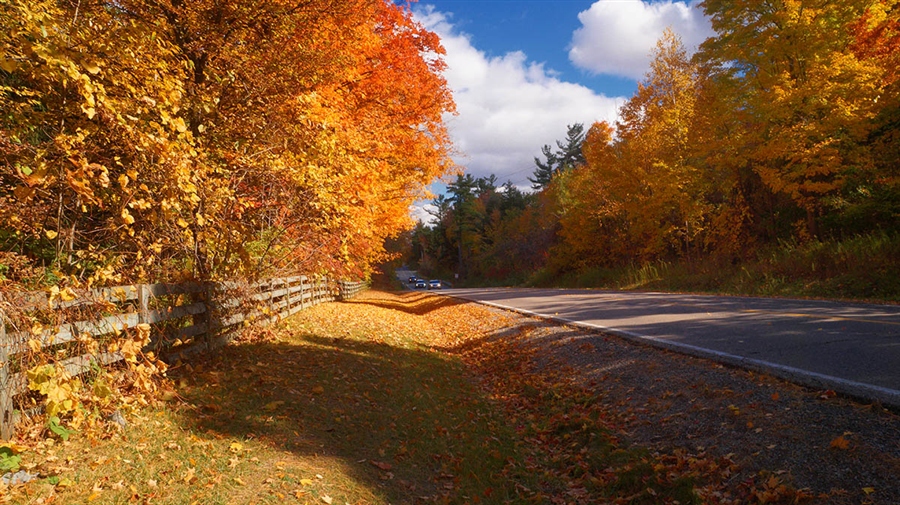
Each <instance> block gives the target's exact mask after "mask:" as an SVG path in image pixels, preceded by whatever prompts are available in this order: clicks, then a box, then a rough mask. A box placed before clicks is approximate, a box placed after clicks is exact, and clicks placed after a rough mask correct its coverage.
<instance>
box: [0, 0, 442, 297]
mask: <svg viewBox="0 0 900 505" xmlns="http://www.w3.org/2000/svg"><path fill="white" fill-rule="evenodd" d="M4 5H6V6H8V7H9V8H8V9H7V8H6V7H5V8H4V9H3V12H2V13H0V26H2V27H3V35H2V36H0V47H2V52H0V91H2V93H0V107H2V110H3V113H4V114H3V120H2V123H0V129H2V133H3V135H2V137H3V140H2V141H0V149H2V153H3V156H4V163H3V172H2V187H0V215H2V217H3V218H5V219H4V222H6V223H7V225H6V226H4V230H3V240H4V246H3V250H4V251H6V252H5V253H4V254H5V255H6V256H8V257H7V258H5V260H4V261H3V262H4V263H5V264H13V263H16V262H18V263H16V264H29V265H32V266H34V265H37V266H40V267H46V272H47V274H46V279H45V280H50V281H52V280H53V279H55V278H58V277H59V276H71V278H72V280H86V281H90V282H120V281H125V280H137V279H153V280H157V279H173V278H178V277H181V276H192V277H198V278H215V277H227V276H232V275H261V274H271V273H272V272H274V271H277V270H279V269H289V270H293V271H298V270H302V271H305V272H318V271H326V270H327V271H332V272H335V273H338V274H352V275H353V276H357V277H359V276H363V275H366V273H367V272H368V271H369V269H370V268H371V264H372V262H373V261H376V260H377V259H379V258H381V257H382V256H383V254H384V251H383V248H382V247H383V246H382V244H383V241H384V239H385V237H389V236H392V235H395V234H397V233H399V232H400V231H401V230H403V229H405V228H406V227H408V226H409V225H410V222H409V217H408V216H407V214H408V207H409V205H410V204H411V203H412V201H414V200H415V199H416V198H418V197H420V196H422V195H423V193H424V192H425V189H424V188H425V186H426V185H427V184H428V183H429V182H430V181H431V180H432V179H433V178H434V177H436V176H439V175H441V174H443V173H445V172H446V171H447V170H449V168H450V166H451V162H450V161H449V156H448V149H449V140H448V136H447V133H446V130H445V128H444V124H443V121H442V120H443V115H444V114H445V113H449V112H452V111H453V101H452V97H451V95H450V92H449V90H448V88H447V86H446V82H445V81H444V79H443V77H442V76H441V75H440V72H441V71H442V70H443V62H442V60H441V58H440V56H441V54H442V53H443V49H442V48H441V46H440V42H439V40H438V38H437V36H436V35H434V34H433V33H431V32H428V31H427V30H425V29H424V28H423V27H421V26H420V25H418V24H417V23H416V22H415V21H414V20H413V18H412V14H411V12H410V10H409V8H408V6H406V7H404V6H398V5H396V4H394V3H393V2H388V1H385V0H351V1H338V0H293V1H291V0H276V1H265V2H263V1H261V0H260V1H249V2H236V1H231V0H199V1H196V2H182V1H179V0H163V1H154V0H123V1H121V2H105V1H83V2H80V3H78V4H77V5H71V6H70V5H67V4H66V5H64V4H57V3H55V2H49V1H36V2H34V1H27V2H26V1H11V2H5V3H4ZM23 258H24V260H23Z"/></svg>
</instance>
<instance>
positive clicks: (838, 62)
mask: <svg viewBox="0 0 900 505" xmlns="http://www.w3.org/2000/svg"><path fill="white" fill-rule="evenodd" d="M866 4H867V2H862V1H852V2H835V1H830V0H779V1H777V2H764V3H758V2H743V1H732V0H707V1H705V2H703V4H702V5H703V8H704V9H705V12H706V13H707V15H708V16H709V17H710V18H711V20H712V25H713V29H714V30H715V31H716V36H715V37H713V38H711V39H710V40H708V41H707V42H706V43H705V44H704V45H703V48H702V52H701V55H700V58H701V60H702V61H703V62H704V64H705V65H710V66H713V67H715V68H716V71H717V72H718V73H720V74H721V75H724V76H728V79H727V81H724V82H723V86H722V87H721V88H720V90H719V92H721V93H733V94H735V95H736V96H738V97H740V101H741V104H740V107H739V108H737V109H735V110H734V111H733V113H734V114H736V115H738V116H739V118H740V121H741V122H742V123H743V125H744V131H743V132H742V135H741V136H740V137H739V138H737V139H735V141H736V142H741V147H740V148H739V151H740V155H741V156H743V157H745V159H747V160H748V163H750V164H751V165H752V166H753V169H754V171H755V172H756V173H757V174H758V175H759V176H760V177H761V179H762V181H763V182H764V183H765V185H766V186H767V187H768V188H769V189H770V190H771V191H772V192H774V193H776V194H784V195H786V196H788V197H790V199H791V201H792V202H793V203H794V205H796V207H797V208H798V209H799V210H800V211H801V212H802V213H803V216H804V217H803V219H802V220H798V221H797V228H796V229H797V230H799V231H802V232H803V234H804V235H805V236H807V237H815V236H817V235H818V221H819V219H820V218H821V216H822V215H823V213H827V212H835V211H837V210H838V209H840V208H841V206H842V203H841V202H842V199H841V195H842V193H843V192H844V191H845V190H847V189H849V186H848V184H853V185H858V184H859V183H858V182H855V183H854V182H851V181H854V180H860V179H861V180H869V181H871V180H872V174H871V167H872V160H871V156H870V153H869V151H868V150H867V149H865V148H864V147H863V143H864V142H863V141H864V140H865V139H866V138H867V136H868V135H869V133H870V130H871V119H872V118H873V117H874V115H875V114H876V111H877V108H878V106H877V102H878V96H879V85H880V74H881V71H880V70H879V68H878V67H877V65H873V64H871V63H870V62H867V61H865V60H861V59H860V58H858V57H857V56H856V55H855V54H853V52H852V51H850V50H849V49H850V47H851V45H852V44H853V43H854V39H853V37H852V36H851V32H850V31H849V30H848V26H849V24H851V23H852V22H853V21H854V20H856V19H858V18H859V17H860V16H861V15H862V14H863V12H864V9H865V5H866ZM867 173H868V175H866V174H867Z"/></svg>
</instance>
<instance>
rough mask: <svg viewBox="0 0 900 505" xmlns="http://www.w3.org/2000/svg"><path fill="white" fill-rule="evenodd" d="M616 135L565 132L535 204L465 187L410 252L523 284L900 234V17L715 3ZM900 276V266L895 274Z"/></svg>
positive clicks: (428, 264) (447, 267)
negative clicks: (704, 25)
mask: <svg viewBox="0 0 900 505" xmlns="http://www.w3.org/2000/svg"><path fill="white" fill-rule="evenodd" d="M701 5H702V8H703V9H704V11H705V13H706V15H707V16H708V17H709V18H710V19H711V20H712V26H713V29H714V31H715V35H714V36H712V37H711V38H709V39H708V40H706V41H705V42H704V43H703V44H702V45H701V47H700V48H699V51H698V52H697V53H696V54H694V55H693V57H689V56H688V54H687V51H686V50H685V47H684V46H683V44H682V42H681V40H680V39H679V37H678V36H677V35H675V34H674V33H673V32H672V31H670V30H667V31H666V32H665V33H664V35H663V36H662V37H661V38H660V40H659V41H658V43H657V45H656V48H655V50H654V51H653V53H652V62H651V65H650V69H649V71H648V72H647V74H646V76H645V78H644V79H643V80H642V81H641V82H640V83H639V84H638V87H637V91H636V92H635V93H634V95H633V96H632V97H631V98H630V99H629V100H628V101H627V102H626V103H625V104H624V105H623V106H622V107H621V109H620V110H619V115H618V119H617V120H616V121H615V122H614V123H612V124H610V123H607V122H598V123H595V124H593V125H591V126H590V127H589V128H588V129H587V131H584V126H583V125H581V124H576V125H572V126H570V127H569V129H568V132H567V136H566V139H565V140H563V141H557V143H556V146H555V147H553V146H550V145H547V146H544V148H543V149H542V156H543V158H542V159H540V158H536V159H535V165H536V168H535V171H534V177H533V178H531V179H530V180H531V182H532V183H533V189H534V190H535V191H534V192H533V193H523V192H522V191H520V190H519V189H517V188H515V187H513V186H512V185H511V184H506V185H504V186H503V187H502V188H498V187H497V186H496V181H495V179H494V178H493V177H489V178H479V179H474V178H472V177H471V176H460V177H459V178H457V180H456V182H455V183H453V184H451V185H450V187H449V195H450V197H449V198H446V199H442V198H439V199H438V200H436V201H435V202H434V204H435V207H436V208H437V211H436V212H435V214H434V223H433V224H429V225H419V227H418V228H417V229H416V230H415V231H414V233H413V235H412V252H411V256H410V261H412V262H418V263H419V264H420V265H421V266H423V267H424V268H425V269H433V270H434V271H435V272H438V273H445V272H446V273H460V274H461V275H462V276H463V277H464V278H466V277H468V278H479V279H481V280H491V279H493V280H498V281H499V280H501V279H503V280H512V281H516V280H522V279H523V278H525V277H527V276H528V275H531V274H533V273H534V272H537V271H544V272H551V273H556V274H559V273H565V272H570V271H578V270H582V269H587V268H615V267H621V266H623V265H628V264H640V263H646V262H653V261H658V260H665V261H677V262H688V263H690V262H693V261H698V260H703V261H713V262H721V263H723V264H736V263H740V262H743V261H747V260H749V259H751V258H752V257H753V256H754V255H755V254H758V252H759V251H760V250H762V249H764V248H766V247H770V246H772V245H773V244H780V243H788V242H790V243H804V242H811V241H822V240H836V241H840V240H846V239H848V238H851V237H854V236H859V235H864V234H873V233H886V234H890V235H892V236H896V234H897V232H898V231H900V226H898V225H900V219H898V217H900V83H898V75H900V73H898V69H900V2H898V1H897V0H874V1H873V0H868V1H859V0H854V1H840V2H839V1H836V0H778V1H774V2H744V1H734V0H706V1H705V2H703V3H702V4H701ZM895 259H900V258H895Z"/></svg>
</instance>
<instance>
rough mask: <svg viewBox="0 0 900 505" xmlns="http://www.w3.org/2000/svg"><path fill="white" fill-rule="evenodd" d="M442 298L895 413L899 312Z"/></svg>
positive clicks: (723, 303) (580, 296)
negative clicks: (599, 333)
mask: <svg viewBox="0 0 900 505" xmlns="http://www.w3.org/2000/svg"><path fill="white" fill-rule="evenodd" d="M404 280H405V279H404ZM439 293H441V294H445V295H450V296H454V297H459V298H464V299H467V300H473V301H478V302H481V303H486V304H489V305H494V306H498V307H502V308H508V309H513V310H517V311H520V312H525V313H528V314H533V315H538V316H541V317H546V318H551V319H554V320H557V321H560V322H565V323H574V324H577V325H581V326H584V327H588V328H593V329H600V330H603V331H605V332H608V333H612V334H616V335H619V336H622V337H624V338H628V339H631V340H636V341H639V342H641V343H645V344H649V345H654V346H659V347H664V348H667V349H671V350H674V351H678V352H683V353H687V354H692V355H697V356H702V357H705V358H710V359H714V360H717V361H720V362H723V363H727V364H731V365H736V366H740V367H743V368H748V369H752V370H760V371H765V372H767V373H770V374H773V375H776V376H779V377H782V378H786V379H789V380H792V381H794V382H798V383H801V384H805V385H808V386H812V387H817V388H821V389H826V390H827V389H831V390H834V391H836V392H839V393H843V394H846V395H850V396H854V397H857V398H861V399H866V400H877V401H880V402H882V403H884V404H885V405H888V406H892V407H900V307H898V306H891V305H871V304H851V303H842V302H830V301H810V300H790V299H771V298H745V297H722V296H703V295H679V294H668V293H640V292H619V291H598V290H563V289H450V290H442V291H440V292H439Z"/></svg>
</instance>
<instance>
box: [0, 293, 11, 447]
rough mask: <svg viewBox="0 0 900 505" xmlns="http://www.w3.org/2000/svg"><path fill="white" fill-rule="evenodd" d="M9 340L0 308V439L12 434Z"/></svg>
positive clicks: (4, 317)
mask: <svg viewBox="0 0 900 505" xmlns="http://www.w3.org/2000/svg"><path fill="white" fill-rule="evenodd" d="M9 349H10V345H9V340H7V337H6V316H5V315H4V314H3V311H2V310H0V440H4V441H5V440H9V439H11V438H12V435H13V393H14V392H13V390H12V381H11V380H10V379H11V377H10V373H9Z"/></svg>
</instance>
